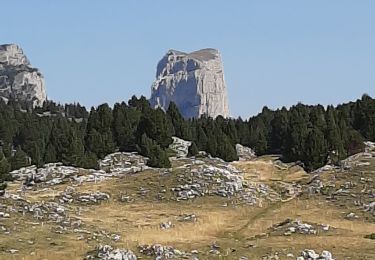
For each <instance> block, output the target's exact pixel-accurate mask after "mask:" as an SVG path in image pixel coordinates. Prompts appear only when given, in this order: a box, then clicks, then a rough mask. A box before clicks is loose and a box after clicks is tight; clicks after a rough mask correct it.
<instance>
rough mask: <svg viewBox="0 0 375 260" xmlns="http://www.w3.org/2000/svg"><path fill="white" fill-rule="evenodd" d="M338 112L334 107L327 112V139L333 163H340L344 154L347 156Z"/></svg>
mask: <svg viewBox="0 0 375 260" xmlns="http://www.w3.org/2000/svg"><path fill="white" fill-rule="evenodd" d="M336 121H337V116H336V110H335V109H334V107H333V106H328V108H327V112H326V122H327V128H326V139H327V144H328V147H327V149H328V153H329V154H330V159H331V162H332V163H338V161H339V160H340V158H342V155H343V154H346V152H345V149H344V142H343V139H342V138H341V135H340V129H339V127H338V125H337V123H336Z"/></svg>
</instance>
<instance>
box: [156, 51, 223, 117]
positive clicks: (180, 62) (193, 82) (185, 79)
mask: <svg viewBox="0 0 375 260" xmlns="http://www.w3.org/2000/svg"><path fill="white" fill-rule="evenodd" d="M171 101H173V102H174V103H176V105H177V107H178V108H179V110H180V112H181V114H182V115H183V116H184V117H185V118H193V117H195V118H196V117H200V116H201V115H204V114H205V115H208V116H210V117H213V118H215V117H217V116H218V115H222V116H224V117H229V108H228V101H227V90H226V85H225V80H224V72H223V64H222V61H221V56H220V53H219V51H217V50H215V49H203V50H199V51H195V52H192V53H184V52H180V51H175V50H170V51H168V52H167V54H166V55H165V56H164V57H163V58H162V59H161V60H160V62H159V63H158V66H157V72H156V80H155V81H154V83H153V85H152V94H151V99H150V104H151V106H153V107H161V108H163V109H164V110H167V109H168V106H169V103H170V102H171Z"/></svg>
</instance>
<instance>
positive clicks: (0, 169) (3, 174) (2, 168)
mask: <svg viewBox="0 0 375 260" xmlns="http://www.w3.org/2000/svg"><path fill="white" fill-rule="evenodd" d="M10 169H11V165H10V163H9V162H8V159H7V158H6V157H5V155H4V153H3V152H2V151H0V183H2V182H4V181H8V180H11V176H10V174H9V171H10ZM0 189H1V188H0Z"/></svg>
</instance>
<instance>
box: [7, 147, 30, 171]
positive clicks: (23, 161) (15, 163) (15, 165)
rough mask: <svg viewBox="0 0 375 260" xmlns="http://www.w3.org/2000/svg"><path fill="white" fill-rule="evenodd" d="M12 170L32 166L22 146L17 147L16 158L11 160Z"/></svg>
mask: <svg viewBox="0 0 375 260" xmlns="http://www.w3.org/2000/svg"><path fill="white" fill-rule="evenodd" d="M10 163H11V169H12V170H16V169H19V168H22V167H25V166H29V165H30V160H29V157H28V156H27V154H26V153H25V152H24V151H23V150H22V149H21V147H20V146H18V147H17V149H16V152H15V154H14V156H13V157H12V158H11V159H10Z"/></svg>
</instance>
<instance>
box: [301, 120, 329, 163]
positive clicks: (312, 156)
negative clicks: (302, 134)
mask: <svg viewBox="0 0 375 260" xmlns="http://www.w3.org/2000/svg"><path fill="white" fill-rule="evenodd" d="M305 147H306V148H305V150H304V156H303V159H302V162H303V163H304V164H305V167H306V169H308V170H313V169H316V168H319V167H321V166H323V165H324V164H325V163H326V160H327V156H328V153H327V145H326V142H325V139H324V133H323V131H321V130H320V129H319V128H318V127H313V128H312V129H311V130H310V131H309V133H308V136H307V139H306V143H305Z"/></svg>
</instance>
